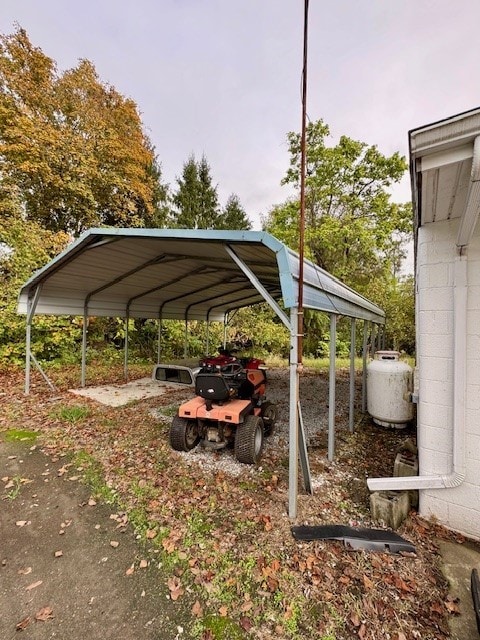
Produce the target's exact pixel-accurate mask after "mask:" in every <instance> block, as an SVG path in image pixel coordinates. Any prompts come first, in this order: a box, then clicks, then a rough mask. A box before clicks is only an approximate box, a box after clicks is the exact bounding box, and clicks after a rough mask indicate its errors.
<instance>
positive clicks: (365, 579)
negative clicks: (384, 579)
mask: <svg viewBox="0 0 480 640" xmlns="http://www.w3.org/2000/svg"><path fill="white" fill-rule="evenodd" d="M363 584H364V585H365V589H373V581H372V580H370V578H368V577H367V576H366V575H364V576H363Z"/></svg>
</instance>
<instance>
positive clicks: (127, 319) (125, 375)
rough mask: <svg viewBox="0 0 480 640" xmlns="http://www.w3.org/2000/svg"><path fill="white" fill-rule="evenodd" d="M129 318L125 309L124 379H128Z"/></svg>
mask: <svg viewBox="0 0 480 640" xmlns="http://www.w3.org/2000/svg"><path fill="white" fill-rule="evenodd" d="M129 319H130V312H129V310H128V309H127V315H126V316H125V347H124V363H123V372H124V377H125V381H127V380H128V321H129Z"/></svg>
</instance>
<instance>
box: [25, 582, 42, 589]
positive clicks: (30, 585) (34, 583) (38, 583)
mask: <svg viewBox="0 0 480 640" xmlns="http://www.w3.org/2000/svg"><path fill="white" fill-rule="evenodd" d="M42 582H43V580H37V581H36V582H32V584H29V585H28V587H25V591H31V590H32V589H36V588H37V587H39V586H40V585H41V584H42Z"/></svg>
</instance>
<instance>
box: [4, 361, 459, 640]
mask: <svg viewBox="0 0 480 640" xmlns="http://www.w3.org/2000/svg"><path fill="white" fill-rule="evenodd" d="M149 372H150V370H149V368H147V369H145V368H143V369H142V368H141V367H138V368H133V370H132V372H131V373H132V377H135V376H138V377H139V376H145V375H148V374H149ZM49 375H50V377H51V378H52V379H53V381H54V382H55V384H56V385H57V388H58V391H56V392H53V393H52V391H51V390H49V389H48V387H46V385H45V383H44V382H43V380H42V379H41V378H40V377H37V375H36V374H34V377H33V385H32V393H31V395H29V396H25V395H24V393H23V372H22V371H20V370H18V369H5V370H3V371H2V372H1V373H0V382H1V385H0V388H1V389H2V392H1V393H0V437H1V436H2V435H3V436H4V437H5V436H6V433H7V432H14V430H22V431H28V432H34V433H36V434H37V435H38V443H39V444H40V445H41V446H42V448H43V449H44V450H45V451H46V452H47V453H49V454H50V455H51V456H52V457H55V458H65V464H69V465H70V464H71V465H72V466H73V468H75V470H76V472H77V473H79V474H81V475H83V476H84V479H85V481H86V482H89V483H90V485H91V487H92V495H94V498H95V499H102V500H105V501H110V502H112V504H113V505H114V508H115V510H116V513H117V515H118V518H120V519H121V520H122V522H124V523H126V522H130V523H131V524H132V525H133V526H134V527H135V529H136V530H137V533H138V536H139V539H140V541H141V542H142V543H144V544H145V545H146V548H147V550H148V552H149V553H150V554H151V555H152V556H154V557H155V558H156V559H158V560H159V562H158V566H159V574H158V579H159V581H162V582H163V584H164V585H165V586H166V587H167V588H168V591H169V593H170V598H171V600H172V601H174V602H178V603H181V604H182V607H184V608H185V606H187V607H188V609H189V610H190V612H191V617H192V623H191V625H190V628H189V629H185V634H184V636H183V637H186V638H187V637H192V638H195V637H196V638H200V639H202V640H216V639H217V638H218V639H219V638H232V639H235V638H257V639H261V640H269V639H273V638H275V639H279V640H282V639H285V640H286V639H290V638H307V637H309V638H318V639H322V640H347V639H350V638H360V639H362V640H380V639H386V640H387V639H389V640H411V639H412V640H413V639H416V638H419V639H420V638H421V639H422V640H434V639H435V640H443V639H445V638H448V637H449V630H448V617H449V616H451V615H454V614H455V613H457V612H458V609H457V607H456V603H455V602H452V600H451V598H450V597H449V595H448V588H447V583H446V580H445V578H444V577H443V574H442V572H441V559H440V556H439V552H438V548H437V544H436V540H437V539H438V538H442V537H443V538H445V537H447V538H448V537H450V538H453V534H450V533H448V532H447V531H445V530H444V529H443V528H442V527H440V526H438V525H437V524H435V523H434V522H427V521H425V520H423V519H421V518H420V517H419V516H417V515H416V514H415V513H414V512H411V514H410V517H409V518H408V519H407V521H406V522H405V523H404V524H403V525H402V526H401V528H400V529H399V530H398V533H399V534H400V535H403V536H404V537H405V538H407V539H408V540H409V541H411V542H412V543H413V544H414V545H415V546H416V553H415V554H412V555H390V554H386V553H372V552H363V551H352V550H350V549H347V548H346V547H345V546H343V545H342V544H341V543H340V542H332V541H328V542H327V541H326V542H308V543H298V542H296V541H295V540H294V539H293V537H292V535H291V530H290V527H291V525H292V524H347V525H348V524H350V525H358V526H378V523H373V522H372V521H371V519H370V512H369V497H368V496H369V494H368V490H367V487H366V482H365V479H366V477H367V476H373V475H380V476H381V475H391V474H392V470H393V462H394V459H395V454H396V449H397V448H398V447H399V446H400V445H401V443H402V442H403V441H404V440H405V438H406V437H407V435H408V436H409V437H410V438H411V439H413V437H414V434H413V432H412V433H408V434H405V433H399V432H393V431H387V430H379V429H378V428H376V427H374V426H373V425H372V424H371V423H369V422H368V421H366V420H364V421H363V422H361V423H359V424H358V425H357V428H356V431H355V433H353V434H351V433H349V431H348V417H347V414H346V412H345V411H343V412H342V411H341V410H340V411H338V412H337V424H336V430H337V438H336V459H335V462H333V463H332V462H328V460H327V457H326V453H327V452H326V444H327V442H326V435H325V433H324V431H321V430H320V431H319V432H318V433H316V437H315V438H311V439H310V442H311V445H312V446H311V447H310V449H309V459H310V465H311V471H312V478H313V484H314V488H315V490H314V495H313V496H307V495H304V494H303V492H302V491H300V496H299V513H298V518H297V521H296V522H295V523H292V522H291V521H290V520H289V518H288V516H287V503H288V443H287V442H286V440H285V438H284V437H283V436H282V433H280V434H277V435H275V436H272V438H270V439H269V440H267V443H266V447H265V451H264V456H263V459H262V462H261V466H259V467H255V468H254V467H250V466H247V465H239V464H238V463H236V462H235V461H233V460H232V455H231V452H229V451H221V452H219V453H214V452H205V453H199V454H196V453H191V454H179V453H177V452H174V451H172V450H171V448H170V446H169V444H168V432H169V424H170V421H171V416H172V414H173V413H174V412H175V409H176V407H177V406H178V404H179V403H180V402H181V400H182V399H183V398H184V397H185V391H184V390H183V391H176V390H172V391H169V392H168V393H167V394H165V395H163V396H161V397H159V398H151V399H147V400H142V401H138V402H133V403H130V404H128V405H126V406H123V407H117V408H112V407H109V406H105V405H101V404H99V403H97V402H94V401H91V400H88V399H86V398H79V397H78V396H74V395H72V394H71V393H69V392H68V388H71V387H72V386H77V385H78V369H76V368H71V369H70V368H65V367H64V368H62V369H58V370H52V371H50V372H49ZM272 377H273V382H271V384H274V383H275V376H274V375H273V376H272ZM309 377H312V378H315V381H316V382H315V384H324V385H326V378H325V376H324V374H318V373H317V374H315V375H313V374H311V373H310V374H309V373H308V372H307V373H305V379H308V378H309ZM115 378H116V381H118V382H120V381H121V371H120V369H118V370H116V369H112V368H111V367H110V368H107V367H92V368H91V369H90V371H89V380H88V382H89V384H101V383H105V382H107V381H108V382H113V381H115ZM278 379H280V378H278ZM340 379H342V374H340ZM343 382H344V383H345V384H346V376H343ZM340 383H341V380H340ZM340 386H341V384H340ZM316 389H317V390H316V391H312V392H311V394H312V397H311V398H310V397H309V396H308V392H307V396H306V404H311V403H310V402H309V401H310V399H311V400H312V401H313V397H314V396H315V398H316V400H319V397H318V387H317V388H316ZM327 397H328V396H327ZM340 399H341V398H340ZM287 401H288V399H284V402H287ZM321 402H323V403H324V401H322V400H321V399H320V404H321ZM280 409H281V411H282V412H284V411H285V406H284V405H280ZM319 410H320V409H319ZM322 410H323V409H322ZM283 419H284V420H288V415H287V416H284V417H283ZM455 539H456V540H457V541H460V542H461V539H460V538H459V537H458V536H457V537H456V538H455ZM134 569H135V568H134V567H133V568H132V570H134Z"/></svg>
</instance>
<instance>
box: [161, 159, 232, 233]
mask: <svg viewBox="0 0 480 640" xmlns="http://www.w3.org/2000/svg"><path fill="white" fill-rule="evenodd" d="M177 185H178V188H177V191H176V192H175V193H174V195H173V198H172V201H173V204H174V207H175V209H174V211H173V212H172V226H173V227H177V228H180V229H219V228H221V215H220V212H219V205H218V196H217V189H216V187H214V186H213V185H212V178H211V175H210V167H209V165H208V162H207V159H206V158H205V156H203V157H202V159H201V161H200V162H196V160H195V156H194V155H193V154H192V155H191V156H190V157H189V159H188V160H187V162H186V163H185V164H184V165H183V171H182V176H181V177H180V178H177Z"/></svg>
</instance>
